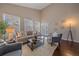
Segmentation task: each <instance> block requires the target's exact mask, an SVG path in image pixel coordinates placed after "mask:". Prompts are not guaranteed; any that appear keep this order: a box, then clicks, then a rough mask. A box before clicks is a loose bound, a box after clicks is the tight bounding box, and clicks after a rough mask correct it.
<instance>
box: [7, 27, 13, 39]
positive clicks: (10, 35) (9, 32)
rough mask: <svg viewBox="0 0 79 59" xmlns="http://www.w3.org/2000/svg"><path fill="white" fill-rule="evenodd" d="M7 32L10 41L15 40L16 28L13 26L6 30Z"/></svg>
mask: <svg viewBox="0 0 79 59" xmlns="http://www.w3.org/2000/svg"><path fill="white" fill-rule="evenodd" d="M6 32H7V33H8V39H9V40H12V39H13V32H14V28H13V27H12V26H8V27H7V28H6Z"/></svg>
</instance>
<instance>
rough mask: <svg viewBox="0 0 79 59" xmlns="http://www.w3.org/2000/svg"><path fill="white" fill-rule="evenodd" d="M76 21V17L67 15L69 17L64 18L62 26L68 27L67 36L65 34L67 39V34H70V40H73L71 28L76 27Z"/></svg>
mask: <svg viewBox="0 0 79 59" xmlns="http://www.w3.org/2000/svg"><path fill="white" fill-rule="evenodd" d="M77 22H78V20H77V18H76V17H69V18H67V19H65V20H64V21H63V27H64V28H68V29H69V31H68V36H67V40H68V38H69V35H70V37H71V41H72V42H73V35H72V31H71V28H74V27H76V25H77Z"/></svg>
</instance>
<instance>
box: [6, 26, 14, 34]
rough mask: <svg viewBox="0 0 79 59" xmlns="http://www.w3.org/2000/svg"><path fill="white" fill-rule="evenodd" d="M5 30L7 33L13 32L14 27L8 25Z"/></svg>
mask: <svg viewBox="0 0 79 59" xmlns="http://www.w3.org/2000/svg"><path fill="white" fill-rule="evenodd" d="M6 32H7V33H13V32H14V28H13V27H11V26H9V27H7V28H6Z"/></svg>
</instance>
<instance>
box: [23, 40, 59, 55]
mask: <svg viewBox="0 0 79 59" xmlns="http://www.w3.org/2000/svg"><path fill="white" fill-rule="evenodd" d="M57 46H58V44H54V45H52V46H51V45H50V44H48V42H47V40H46V39H45V40H44V45H42V46H40V47H38V48H36V49H34V50H33V51H32V50H31V49H30V48H29V47H28V46H27V44H25V45H23V46H22V56H52V55H53V53H54V51H55V49H56V48H57Z"/></svg>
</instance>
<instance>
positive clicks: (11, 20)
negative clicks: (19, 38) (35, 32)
mask: <svg viewBox="0 0 79 59" xmlns="http://www.w3.org/2000/svg"><path fill="white" fill-rule="evenodd" d="M3 20H4V21H6V22H7V23H8V25H9V26H13V27H14V28H15V32H19V31H20V17H18V16H14V15H9V14H3Z"/></svg>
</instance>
